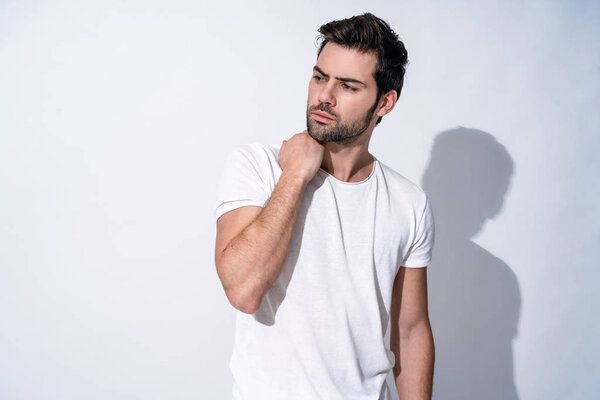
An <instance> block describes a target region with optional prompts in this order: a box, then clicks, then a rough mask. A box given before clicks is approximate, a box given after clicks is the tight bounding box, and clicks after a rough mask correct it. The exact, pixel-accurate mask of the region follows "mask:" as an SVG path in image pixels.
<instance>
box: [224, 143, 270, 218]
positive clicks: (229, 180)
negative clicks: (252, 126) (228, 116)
mask: <svg viewBox="0 0 600 400" xmlns="http://www.w3.org/2000/svg"><path fill="white" fill-rule="evenodd" d="M269 197H270V194H269V193H267V190H266V185H265V178H264V166H262V165H261V162H260V160H259V157H257V154H256V150H255V149H254V148H253V145H250V144H248V145H243V146H238V147H237V148H235V149H234V150H232V151H231V152H230V153H229V154H228V155H227V157H226V158H225V163H224V166H223V170H222V171H221V174H220V176H219V180H218V182H217V196H216V205H215V220H217V219H219V217H220V216H221V215H223V214H225V213H226V212H228V211H231V210H234V209H236V208H239V207H243V206H259V207H264V205H265V203H266V202H267V200H268V199H269Z"/></svg>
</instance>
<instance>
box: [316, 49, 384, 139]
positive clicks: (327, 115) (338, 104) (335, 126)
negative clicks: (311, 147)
mask: <svg viewBox="0 0 600 400" xmlns="http://www.w3.org/2000/svg"><path fill="white" fill-rule="evenodd" d="M376 64H377V58H376V56H375V54H373V53H359V52H358V51H356V50H354V49H347V48H344V47H342V46H339V45H337V44H335V43H327V44H326V45H325V47H324V48H323V50H322V51H321V54H320V55H319V58H318V60H317V64H316V65H315V67H314V68H313V75H312V77H311V80H310V84H309V85H308V103H307V106H306V125H307V128H308V134H309V135H310V136H311V137H312V138H313V139H315V140H318V141H320V142H337V143H340V144H350V143H353V142H354V141H355V140H357V139H358V138H359V137H360V136H361V135H362V134H363V133H364V132H365V131H366V130H367V129H368V128H369V127H371V129H372V127H373V126H375V121H376V118H373V115H374V112H375V108H376V106H377V103H376V97H377V83H376V82H375V78H374V77H373V72H374V71H375V66H376Z"/></svg>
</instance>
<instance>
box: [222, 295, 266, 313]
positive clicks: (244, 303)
mask: <svg viewBox="0 0 600 400" xmlns="http://www.w3.org/2000/svg"><path fill="white" fill-rule="evenodd" d="M233 292H234V291H233V290H229V291H228V290H225V294H226V295H227V299H228V300H229V303H231V305H232V306H233V307H234V308H235V309H237V310H240V311H241V312H243V313H245V314H254V313H255V312H256V311H258V308H259V307H260V301H257V300H256V299H255V298H252V297H251V296H243V295H238V294H234V293H233Z"/></svg>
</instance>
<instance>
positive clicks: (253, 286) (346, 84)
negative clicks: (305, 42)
mask: <svg viewBox="0 0 600 400" xmlns="http://www.w3.org/2000/svg"><path fill="white" fill-rule="evenodd" d="M319 32H320V33H321V35H322V39H323V40H322V42H321V47H320V49H319V52H318V55H317V62H316V65H315V66H314V68H313V75H312V77H311V80H310V84H309V88H308V103H307V111H306V119H307V131H304V132H301V133H298V134H296V135H293V136H292V137H291V138H289V139H288V140H284V141H283V143H282V144H281V146H280V148H278V147H279V146H273V145H263V144H260V143H252V144H248V145H245V146H240V147H238V148H237V149H236V150H234V151H232V152H231V153H230V154H229V156H228V159H227V161H226V163H225V168H224V171H223V173H222V176H221V180H220V181H219V189H218V196H217V197H218V199H217V207H216V217H217V238H216V246H215V262H216V267H217V273H218V275H219V278H220V280H221V283H222V285H223V288H224V290H225V293H226V295H227V298H228V299H229V301H230V302H231V304H232V305H233V306H234V307H235V308H236V309H237V310H238V312H237V313H236V316H237V317H236V318H237V319H236V335H235V345H234V351H233V355H232V358H231V363H230V367H231V371H232V373H233V378H234V387H233V398H234V399H244V400H258V399H260V400H271V399H272V400H282V399H285V400H293V399H302V400H312V399H325V400H338V399H339V400H342V399H371V400H378V399H386V400H388V399H391V395H390V392H389V388H388V387H387V385H386V382H385V379H386V375H387V374H388V372H389V371H390V370H391V369H392V368H393V372H394V376H395V381H396V387H397V390H398V395H399V397H400V398H401V399H402V400H414V399H430V398H431V390H432V389H431V388H432V379H433V363H434V344H433V336H432V332H431V327H430V323H429V317H428V312H427V283H426V271H427V266H428V265H429V263H430V260H431V250H432V246H433V242H434V223H433V215H432V211H431V207H430V204H429V201H428V198H427V196H426V195H425V193H424V192H423V191H422V190H421V189H420V188H419V187H418V186H417V185H415V184H414V183H412V182H411V181H409V180H408V179H406V178H405V177H403V176H402V175H400V174H399V173H398V172H396V171H394V170H392V169H391V168H390V167H388V166H386V165H385V164H383V163H382V162H380V161H379V160H377V159H376V158H375V157H374V156H373V155H371V154H370V153H369V151H368V145H369V140H370V138H371V134H372V132H373V129H374V128H375V125H376V124H378V123H379V122H380V121H381V118H382V117H383V116H384V115H385V114H387V113H389V112H390V111H391V110H392V109H393V108H394V106H395V104H396V100H397V99H398V96H399V95H400V92H401V89H402V83H403V77H404V72H405V66H406V63H407V52H406V49H405V48H404V44H403V43H402V42H401V41H400V40H399V39H398V36H397V35H396V34H395V33H394V32H393V30H391V28H390V27H389V25H388V24H387V23H385V22H384V21H382V20H381V19H379V18H377V17H375V16H374V15H372V14H370V13H366V14H363V15H360V16H355V17H352V18H349V19H345V20H341V21H332V22H330V23H328V24H325V25H323V26H322V27H321V28H320V29H319ZM388 322H389V323H391V332H390V340H391V343H390V346H389V347H390V348H387V346H386V344H385V343H384V342H385V341H384V336H385V332H386V330H387V325H388Z"/></svg>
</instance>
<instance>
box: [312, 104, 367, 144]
mask: <svg viewBox="0 0 600 400" xmlns="http://www.w3.org/2000/svg"><path fill="white" fill-rule="evenodd" d="M377 103H378V101H375V104H374V105H373V107H371V109H370V110H368V111H367V112H366V114H365V115H364V117H362V118H359V119H357V120H355V121H352V122H349V123H341V122H338V121H336V122H333V126H330V125H332V123H331V122H330V123H328V124H324V123H321V122H319V121H315V120H313V119H311V113H312V112H313V111H323V112H326V113H328V114H330V115H333V116H335V114H333V112H332V111H331V109H330V108H329V105H327V104H325V103H322V104H320V105H318V106H315V107H310V106H309V105H308V104H307V105H306V127H307V130H308V134H309V135H310V137H312V138H313V139H315V140H316V141H318V142H321V143H325V142H335V143H339V144H344V145H348V144H352V143H354V142H356V140H358V138H360V136H361V135H362V134H363V133H364V132H365V131H366V130H367V128H369V124H370V122H371V119H372V118H373V114H374V113H375V108H376V107H377Z"/></svg>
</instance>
